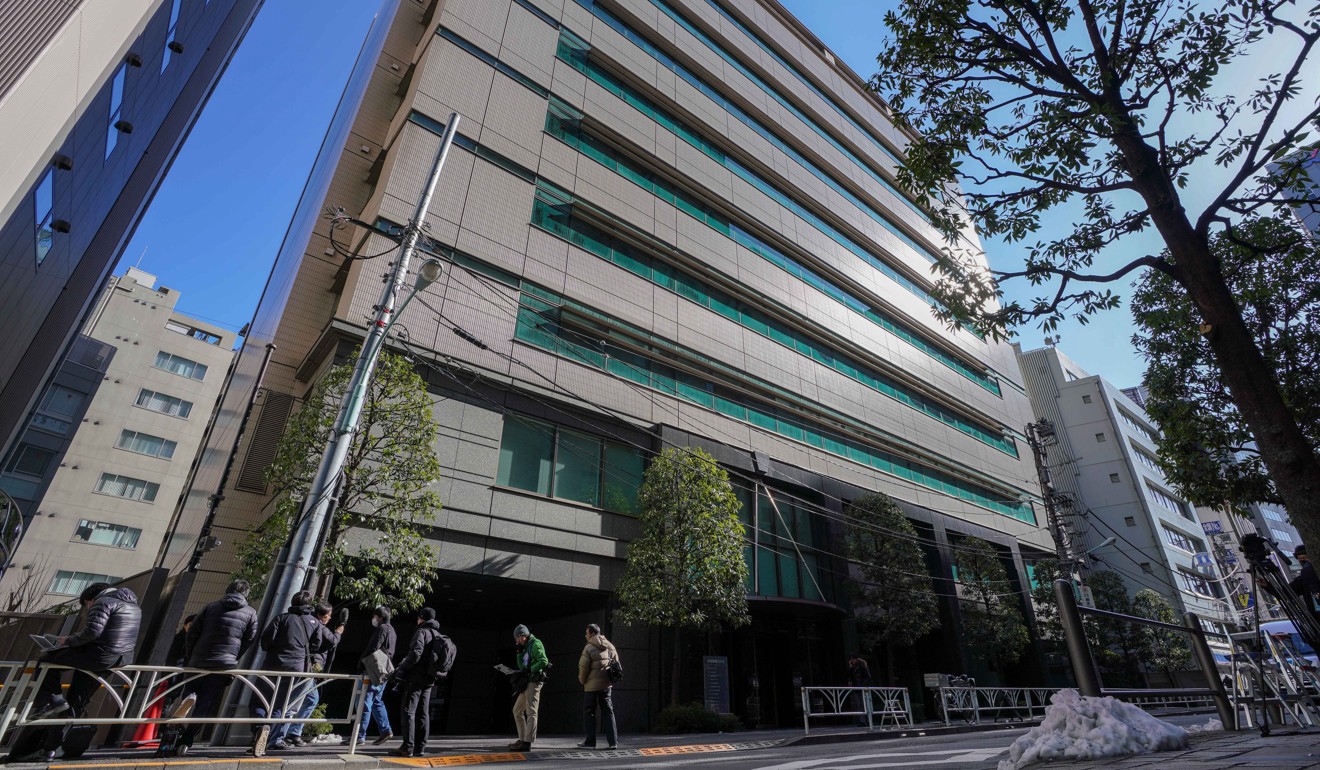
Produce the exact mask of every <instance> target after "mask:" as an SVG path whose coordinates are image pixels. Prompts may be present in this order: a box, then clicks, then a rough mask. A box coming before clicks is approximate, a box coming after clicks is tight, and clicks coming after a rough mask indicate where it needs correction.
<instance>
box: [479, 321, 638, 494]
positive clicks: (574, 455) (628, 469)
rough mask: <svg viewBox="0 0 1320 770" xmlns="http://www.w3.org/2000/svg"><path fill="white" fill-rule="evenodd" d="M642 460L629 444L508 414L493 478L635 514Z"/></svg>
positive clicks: (546, 336)
mask: <svg viewBox="0 0 1320 770" xmlns="http://www.w3.org/2000/svg"><path fill="white" fill-rule="evenodd" d="M541 338H542V339H553V338H552V337H550V335H541ZM645 462H646V461H645V458H644V456H643V454H642V452H640V451H639V450H637V449H634V448H633V447H628V446H625V445H623V444H616V443H614V442H610V441H604V440H602V439H600V438H598V437H596V436H591V435H588V434H585V433H581V432H578V431H571V430H567V429H563V428H558V427H557V426H555V425H553V424H551V423H547V422H542V421H540V420H534V419H531V418H527V417H517V416H513V415H509V416H508V417H506V418H505V420H504V432H503V434H502V436H501V438H500V465H499V469H498V471H497V472H496V475H495V483H496V484H498V485H499V486H504V487H512V488H514V489H523V490H526V491H528V492H535V493H537V494H541V495H546V496H547V497H557V498H561V499H564V500H572V501H574V502H579V503H584V504H586V505H591V506H597V507H603V508H605V509H606V510H610V511H614V512H617V513H628V514H635V513H636V511H637V490H638V488H639V487H640V486H641V483H642V472H643V470H644V468H645Z"/></svg>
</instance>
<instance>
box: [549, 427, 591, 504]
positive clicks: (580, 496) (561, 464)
mask: <svg viewBox="0 0 1320 770" xmlns="http://www.w3.org/2000/svg"><path fill="white" fill-rule="evenodd" d="M558 438H559V440H558V445H557V446H556V448H555V489H554V496H555V497H562V498H564V499H565V500H576V501H577V502H579V503H586V504H587V505H596V504H597V503H598V501H599V498H600V467H601V466H600V448H601V445H600V439H597V438H593V437H591V436H585V435H582V434H581V433H573V432H571V431H566V430H560V431H559V436H558Z"/></svg>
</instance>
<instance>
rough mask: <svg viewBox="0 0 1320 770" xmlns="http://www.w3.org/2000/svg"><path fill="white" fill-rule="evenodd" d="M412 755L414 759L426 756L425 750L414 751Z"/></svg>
mask: <svg viewBox="0 0 1320 770" xmlns="http://www.w3.org/2000/svg"><path fill="white" fill-rule="evenodd" d="M412 755H413V756H414V757H424V756H426V749H418V750H417V751H414V752H413V753H412Z"/></svg>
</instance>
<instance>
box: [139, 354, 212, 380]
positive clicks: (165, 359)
mask: <svg viewBox="0 0 1320 770" xmlns="http://www.w3.org/2000/svg"><path fill="white" fill-rule="evenodd" d="M152 366H154V367H156V368H157V369H163V370H164V371H167V372H172V373H174V374H177V375H179V376H180V377H187V378H188V379H190V380H199V381H200V380H204V379H206V364H199V363H197V362H196V361H193V360H190V359H187V358H184V357H183V356H176V355H174V354H173V353H166V352H165V351H163V350H162V351H160V352H159V353H157V354H156V362H155V363H154V364H152Z"/></svg>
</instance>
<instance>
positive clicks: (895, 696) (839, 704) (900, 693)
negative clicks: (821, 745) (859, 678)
mask: <svg viewBox="0 0 1320 770" xmlns="http://www.w3.org/2000/svg"><path fill="white" fill-rule="evenodd" d="M815 706H819V707H820V708H819V709H816V708H813V707H815ZM863 716H864V717H866V729H867V730H874V729H875V728H876V719H877V718H878V719H879V721H880V724H879V726H880V727H881V728H883V727H884V726H885V723H886V722H889V721H891V720H892V721H893V723H894V726H895V727H901V726H903V725H907V726H908V727H911V726H912V702H911V699H910V698H909V696H908V690H907V688H906V687H803V688H802V734H803V735H810V734H811V719H812V717H863Z"/></svg>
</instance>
